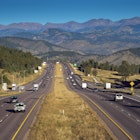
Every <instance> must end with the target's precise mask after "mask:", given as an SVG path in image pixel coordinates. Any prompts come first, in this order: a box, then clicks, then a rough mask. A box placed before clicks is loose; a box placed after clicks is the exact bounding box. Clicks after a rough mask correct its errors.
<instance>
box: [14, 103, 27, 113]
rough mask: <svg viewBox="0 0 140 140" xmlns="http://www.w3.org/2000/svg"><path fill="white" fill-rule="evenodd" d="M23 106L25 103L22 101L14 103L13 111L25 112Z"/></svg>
mask: <svg viewBox="0 0 140 140" xmlns="http://www.w3.org/2000/svg"><path fill="white" fill-rule="evenodd" d="M25 107H26V105H25V104H24V103H23V102H20V103H16V104H15V105H14V112H21V111H23V112H25Z"/></svg>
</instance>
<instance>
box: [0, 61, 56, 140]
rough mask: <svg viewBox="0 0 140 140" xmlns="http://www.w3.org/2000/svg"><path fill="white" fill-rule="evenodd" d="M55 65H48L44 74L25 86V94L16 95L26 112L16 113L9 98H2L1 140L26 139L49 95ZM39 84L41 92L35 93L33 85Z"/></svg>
mask: <svg viewBox="0 0 140 140" xmlns="http://www.w3.org/2000/svg"><path fill="white" fill-rule="evenodd" d="M53 76H54V64H52V63H50V64H47V68H46V70H45V71H44V73H43V74H42V75H41V76H40V77H39V78H38V79H36V80H35V81H34V82H31V83H29V84H27V85H26V86H25V92H24V93H22V94H18V95H16V96H17V97H18V100H19V102H24V103H25V105H26V111H25V112H18V113H14V111H13V108H14V104H13V103H9V97H1V98H0V140H19V139H20V140H21V139H24V138H25V137H26V134H27V131H28V130H29V128H30V126H31V124H32V123H33V120H34V119H35V115H36V114H37V111H38V109H39V107H40V105H41V103H42V102H43V100H44V98H45V97H46V95H47V94H48V93H49V91H50V90H51V87H52V83H53ZM34 83H37V84H39V85H40V86H39V90H38V91H33V84H34Z"/></svg>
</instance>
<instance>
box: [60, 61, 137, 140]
mask: <svg viewBox="0 0 140 140" xmlns="http://www.w3.org/2000/svg"><path fill="white" fill-rule="evenodd" d="M63 69H64V75H65V77H66V82H67V85H68V87H69V88H70V89H71V90H74V91H75V92H77V93H78V94H79V95H80V96H81V97H82V98H83V99H84V100H85V101H86V102H87V103H88V104H89V105H90V107H91V108H93V110H95V111H96V112H97V114H98V115H99V116H100V118H101V119H102V120H103V121H104V122H105V124H106V125H107V126H108V128H110V130H111V131H112V132H113V134H114V135H115V136H116V138H117V139H119V140H121V139H123V140H128V139H134V140H139V139H140V133H139V130H140V98H138V97H137V98H136V97H135V96H134V97H133V96H131V95H124V100H123V101H122V102H115V101H114V96H115V92H114V91H111V90H100V89H98V91H94V90H93V88H91V87H90V88H86V89H83V88H82V79H81V78H80V77H79V76H78V75H76V74H74V71H73V69H72V68H71V67H70V65H68V64H66V63H64V64H63ZM93 87H94V86H93Z"/></svg>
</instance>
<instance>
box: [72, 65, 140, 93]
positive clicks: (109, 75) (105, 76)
mask: <svg viewBox="0 0 140 140" xmlns="http://www.w3.org/2000/svg"><path fill="white" fill-rule="evenodd" d="M71 66H72V67H73V69H75V73H76V74H78V75H80V76H81V78H82V79H83V81H84V80H86V81H91V82H93V83H94V82H95V81H94V79H93V77H94V78H95V79H96V80H97V81H98V82H99V83H102V84H103V86H101V87H99V88H104V85H105V83H106V82H108V83H111V84H113V83H116V84H118V85H122V83H121V82H122V79H121V78H122V76H120V75H119V74H118V72H116V71H108V70H101V69H97V71H98V74H97V76H96V77H95V76H93V75H90V76H89V77H88V76H84V73H83V72H81V71H79V70H77V69H76V68H74V66H73V65H72V64H71ZM131 81H134V82H135V81H140V75H133V76H129V77H127V82H128V83H129V82H131ZM130 87H131V86H130ZM130 87H126V88H125V89H121V88H118V89H117V88H111V89H113V90H115V91H120V92H126V93H129V94H131V90H130ZM134 89H135V93H139V90H137V89H136V88H135V87H134Z"/></svg>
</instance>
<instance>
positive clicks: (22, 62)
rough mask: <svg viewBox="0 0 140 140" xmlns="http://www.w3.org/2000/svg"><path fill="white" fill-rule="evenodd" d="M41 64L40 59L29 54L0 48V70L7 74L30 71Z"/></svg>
mask: <svg viewBox="0 0 140 140" xmlns="http://www.w3.org/2000/svg"><path fill="white" fill-rule="evenodd" d="M40 64H41V59H39V58H37V57H35V56H33V55H32V54H31V53H29V52H26V53H25V52H23V51H21V50H16V49H11V48H6V47H3V46H0V69H4V70H6V71H8V72H19V71H21V70H27V71H29V70H31V69H34V68H36V67H37V66H38V65H40Z"/></svg>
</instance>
